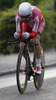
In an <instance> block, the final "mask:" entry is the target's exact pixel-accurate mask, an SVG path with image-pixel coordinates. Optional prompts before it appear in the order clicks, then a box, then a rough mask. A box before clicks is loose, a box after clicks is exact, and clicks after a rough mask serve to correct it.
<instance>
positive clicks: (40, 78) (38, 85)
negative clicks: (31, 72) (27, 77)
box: [34, 48, 45, 89]
mask: <svg viewBox="0 0 56 100" xmlns="http://www.w3.org/2000/svg"><path fill="white" fill-rule="evenodd" d="M44 72H45V58H44V51H43V48H42V49H41V74H40V75H36V76H34V85H35V87H36V89H40V88H41V86H42V84H43V79H44Z"/></svg>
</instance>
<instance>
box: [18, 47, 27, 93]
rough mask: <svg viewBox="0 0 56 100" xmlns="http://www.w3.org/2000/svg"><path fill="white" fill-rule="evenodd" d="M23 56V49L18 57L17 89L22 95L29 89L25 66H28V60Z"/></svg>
mask: <svg viewBox="0 0 56 100" xmlns="http://www.w3.org/2000/svg"><path fill="white" fill-rule="evenodd" d="M23 55H24V54H23V49H21V50H20V52H19V55H18V60H17V69H16V77H17V87H18V90H19V92H20V93H21V94H23V93H24V92H25V90H26V87H27V74H26V69H25V65H26V66H27V59H26V58H25V57H24V56H23Z"/></svg>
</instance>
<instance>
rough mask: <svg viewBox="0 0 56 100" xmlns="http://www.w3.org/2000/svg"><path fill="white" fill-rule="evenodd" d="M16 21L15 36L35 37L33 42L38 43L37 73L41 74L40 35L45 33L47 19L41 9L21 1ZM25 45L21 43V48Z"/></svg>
mask: <svg viewBox="0 0 56 100" xmlns="http://www.w3.org/2000/svg"><path fill="white" fill-rule="evenodd" d="M15 21H16V32H15V33H14V37H15V38H16V39H18V38H19V37H24V38H25V39H28V38H29V37H34V38H32V39H31V41H32V42H33V43H36V44H37V43H38V45H36V46H34V53H35V56H36V70H35V73H36V74H41V45H40V37H41V35H42V33H43V30H44V26H45V19H44V17H43V15H42V12H41V10H40V9H39V8H38V7H36V6H32V5H31V4H30V3H28V2H24V3H21V4H20V6H19V11H18V12H17V14H16V16H15ZM23 45H24V43H23V42H21V43H20V48H22V47H23Z"/></svg>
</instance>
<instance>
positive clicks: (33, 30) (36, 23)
mask: <svg viewBox="0 0 56 100" xmlns="http://www.w3.org/2000/svg"><path fill="white" fill-rule="evenodd" d="M38 25H39V18H38V16H36V17H35V19H34V25H33V28H32V32H31V33H30V37H35V36H36V34H37V32H38Z"/></svg>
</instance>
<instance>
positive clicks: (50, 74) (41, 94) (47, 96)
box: [0, 66, 56, 100]
mask: <svg viewBox="0 0 56 100" xmlns="http://www.w3.org/2000/svg"><path fill="white" fill-rule="evenodd" d="M2 82H3V83H2ZM0 100H56V67H55V66H53V68H48V69H46V71H45V77H44V82H43V85H42V87H41V89H40V90H36V88H35V86H34V83H33V81H31V82H29V83H28V86H27V89H26V91H25V93H24V94H20V93H19V92H18V90H17V86H16V79H15V74H14V75H12V76H9V75H8V76H3V77H0Z"/></svg>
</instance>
